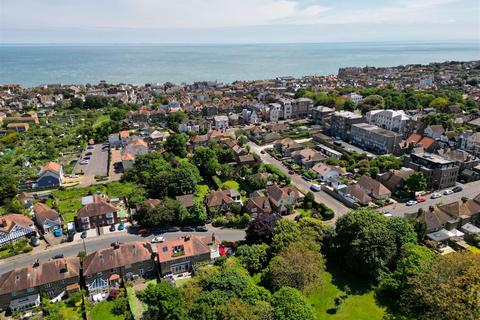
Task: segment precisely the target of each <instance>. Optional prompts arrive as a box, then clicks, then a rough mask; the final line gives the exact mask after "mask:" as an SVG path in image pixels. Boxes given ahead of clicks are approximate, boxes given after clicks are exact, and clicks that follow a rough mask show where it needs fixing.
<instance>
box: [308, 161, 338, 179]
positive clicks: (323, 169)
mask: <svg viewBox="0 0 480 320" xmlns="http://www.w3.org/2000/svg"><path fill="white" fill-rule="evenodd" d="M312 170H313V171H315V172H316V173H317V179H318V180H320V181H322V182H333V181H337V180H338V178H339V177H340V176H341V175H342V171H341V170H340V169H339V168H335V167H332V166H329V165H328V164H324V163H317V164H316V165H314V166H313V167H312Z"/></svg>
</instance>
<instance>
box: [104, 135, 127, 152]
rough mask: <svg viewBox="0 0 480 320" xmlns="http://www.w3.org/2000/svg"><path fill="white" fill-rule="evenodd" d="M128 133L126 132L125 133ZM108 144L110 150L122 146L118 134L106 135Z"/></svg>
mask: <svg viewBox="0 0 480 320" xmlns="http://www.w3.org/2000/svg"><path fill="white" fill-rule="evenodd" d="M127 132H128V131H127ZM108 144H109V145H110V147H111V148H117V147H121V146H122V140H121V139H120V134H119V133H118V132H117V133H111V134H109V135H108Z"/></svg>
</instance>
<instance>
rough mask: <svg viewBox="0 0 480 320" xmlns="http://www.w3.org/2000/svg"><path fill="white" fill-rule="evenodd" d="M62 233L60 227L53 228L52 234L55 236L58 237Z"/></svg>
mask: <svg viewBox="0 0 480 320" xmlns="http://www.w3.org/2000/svg"><path fill="white" fill-rule="evenodd" d="M62 234H63V232H62V229H60V228H57V229H54V230H53V235H54V236H55V237H60V236H62Z"/></svg>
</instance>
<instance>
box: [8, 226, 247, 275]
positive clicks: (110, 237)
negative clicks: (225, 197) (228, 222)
mask: <svg viewBox="0 0 480 320" xmlns="http://www.w3.org/2000/svg"><path fill="white" fill-rule="evenodd" d="M207 228H208V232H188V234H191V235H196V236H202V237H203V236H211V235H212V233H214V234H215V236H216V237H217V238H218V239H220V240H226V241H237V240H243V239H245V230H238V229H221V228H214V227H212V226H210V225H207ZM186 234H187V232H172V233H164V234H162V236H164V237H165V239H166V240H174V239H176V238H178V237H181V236H184V235H186ZM153 237H154V235H148V236H142V235H138V234H133V233H128V232H112V233H106V234H104V235H102V236H96V237H92V238H89V237H87V238H86V239H85V249H86V251H87V253H91V252H94V251H96V250H99V249H103V248H107V247H109V246H110V245H111V243H112V242H115V241H119V242H123V243H128V242H134V241H146V242H150V240H151V239H152V238H153ZM80 251H84V244H83V241H82V240H81V239H80V240H79V239H77V240H74V241H72V242H67V243H63V244H61V245H58V246H54V247H49V248H46V249H39V248H35V249H34V250H33V251H32V252H29V253H25V254H20V255H17V256H14V257H11V258H7V259H3V260H0V274H3V273H5V272H8V271H10V270H12V269H14V268H18V267H21V266H25V265H29V264H33V263H34V262H35V260H37V259H39V260H40V262H42V261H46V260H48V259H50V258H52V257H53V256H55V255H57V254H64V255H65V256H76V255H78V253H79V252H80Z"/></svg>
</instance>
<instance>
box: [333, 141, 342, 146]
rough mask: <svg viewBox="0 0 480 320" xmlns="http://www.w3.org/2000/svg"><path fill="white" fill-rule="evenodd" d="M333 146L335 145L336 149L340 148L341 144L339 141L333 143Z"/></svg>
mask: <svg viewBox="0 0 480 320" xmlns="http://www.w3.org/2000/svg"><path fill="white" fill-rule="evenodd" d="M333 144H334V145H336V146H337V147H341V146H342V143H341V142H340V141H333Z"/></svg>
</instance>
